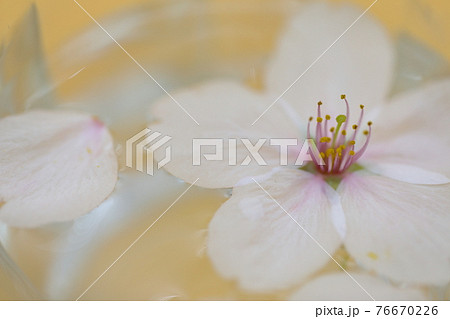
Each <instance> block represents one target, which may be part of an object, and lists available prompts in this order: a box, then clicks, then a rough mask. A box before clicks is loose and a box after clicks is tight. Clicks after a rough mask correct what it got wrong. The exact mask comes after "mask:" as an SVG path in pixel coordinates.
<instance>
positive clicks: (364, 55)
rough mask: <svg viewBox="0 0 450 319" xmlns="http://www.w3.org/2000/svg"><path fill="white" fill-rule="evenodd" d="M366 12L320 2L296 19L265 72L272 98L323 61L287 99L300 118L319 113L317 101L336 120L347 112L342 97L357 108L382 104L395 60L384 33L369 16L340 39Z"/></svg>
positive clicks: (298, 84) (305, 10)
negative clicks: (363, 105)
mask: <svg viewBox="0 0 450 319" xmlns="http://www.w3.org/2000/svg"><path fill="white" fill-rule="evenodd" d="M362 12H363V9H362V8H355V7H353V6H349V5H330V4H326V3H323V2H321V3H314V4H311V5H309V6H306V7H305V8H304V9H303V10H302V11H301V12H300V14H298V15H297V16H295V17H294V18H293V19H292V20H291V21H290V22H289V24H288V26H287V30H286V33H285V34H284V36H283V37H282V38H281V41H280V43H279V48H278V51H277V52H276V54H275V56H274V58H273V60H272V62H271V63H270V65H269V67H268V70H267V78H266V81H267V87H268V90H269V91H270V92H271V93H272V94H273V99H275V98H276V97H277V96H279V95H280V94H281V93H282V92H284V91H285V90H286V89H287V88H288V87H289V86H290V85H291V84H292V83H293V82H294V81H295V80H296V79H297V78H298V77H299V76H300V75H301V74H302V73H304V72H305V71H307V70H308V68H309V67H310V66H311V64H312V63H313V62H314V61H315V60H316V59H318V58H319V57H320V59H319V60H318V61H317V63H315V64H314V66H312V67H311V69H309V70H308V71H307V72H306V73H305V74H304V75H303V76H302V77H301V78H300V79H299V81H298V82H297V83H296V84H295V85H294V86H293V87H292V88H291V89H289V91H288V92H287V93H286V94H285V95H284V96H283V97H284V98H285V99H286V100H287V101H288V102H289V103H290V104H291V105H292V106H293V107H294V108H296V109H297V110H298V112H299V114H300V115H301V117H302V118H304V119H307V118H309V116H310V115H314V114H315V113H316V109H315V108H316V105H317V102H318V101H323V102H324V107H325V108H326V111H325V112H326V113H327V114H331V115H332V117H334V116H335V115H337V114H340V113H343V112H345V106H344V105H345V104H342V102H341V101H340V100H339V98H340V95H341V94H347V97H348V99H349V101H350V103H351V104H353V105H359V104H365V105H375V104H377V103H379V102H381V101H382V100H383V99H384V98H385V97H386V95H387V93H388V90H389V88H390V83H391V77H392V72H393V61H394V54H393V50H392V48H391V43H390V40H389V38H388V36H387V34H386V32H385V30H384V29H383V28H382V26H381V25H380V24H378V23H377V22H376V21H374V20H373V19H372V18H371V17H369V13H368V14H366V15H364V16H363V17H361V18H360V19H359V20H358V22H356V23H355V24H354V26H353V27H351V28H350V29H349V30H348V32H347V33H346V34H345V35H343V36H342V37H341V38H340V39H339V40H337V39H338V38H339V36H340V35H341V34H342V33H343V32H344V31H345V30H346V29H347V28H348V27H349V26H350V25H351V24H352V23H353V22H355V20H356V19H357V18H358V16H360V15H361V13H362ZM336 40H337V42H336V43H335V44H334V45H333V46H332V47H331V48H330V49H329V51H327V52H326V53H324V52H325V51H326V50H327V48H328V47H329V46H330V45H331V44H333V42H335V41H336ZM322 54H323V56H321V55H322ZM358 110H359V109H358ZM274 113H275V112H272V113H270V115H272V114H274ZM353 113H355V112H353ZM357 113H358V112H357ZM268 115H269V114H268ZM354 115H355V116H356V114H354ZM352 118H353V117H352Z"/></svg>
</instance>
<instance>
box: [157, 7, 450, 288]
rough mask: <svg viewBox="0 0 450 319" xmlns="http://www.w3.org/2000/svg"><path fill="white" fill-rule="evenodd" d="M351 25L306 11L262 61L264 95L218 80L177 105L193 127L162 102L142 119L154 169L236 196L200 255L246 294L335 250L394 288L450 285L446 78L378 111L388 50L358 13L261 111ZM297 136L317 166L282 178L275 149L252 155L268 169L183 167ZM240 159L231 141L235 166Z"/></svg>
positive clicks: (309, 270)
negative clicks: (161, 143) (317, 157)
mask: <svg viewBox="0 0 450 319" xmlns="http://www.w3.org/2000/svg"><path fill="white" fill-rule="evenodd" d="M360 13H361V12H360V10H357V9H355V8H353V7H350V6H335V5H328V4H325V3H319V4H317V3H316V4H311V5H307V6H305V7H303V8H302V10H301V12H300V13H299V14H297V15H295V16H294V17H293V18H292V20H291V21H290V22H289V23H288V25H287V27H286V31H285V33H284V35H283V36H282V37H281V39H280V41H279V44H278V48H277V50H276V52H275V54H274V56H273V58H272V59H271V61H270V62H269V63H268V66H267V68H266V72H265V88H264V90H263V92H260V91H254V90H252V89H250V88H248V87H246V86H244V85H241V84H239V83H234V82H231V81H222V80H216V81H212V82H210V83H206V84H203V85H200V86H197V87H194V88H189V89H185V90H184V91H181V92H179V93H177V94H174V97H175V99H176V100H177V101H178V102H179V103H181V105H183V106H184V107H185V108H186V109H187V110H188V111H189V113H190V114H191V115H192V116H193V117H194V118H195V119H196V120H197V121H198V122H199V124H200V125H196V124H195V123H194V122H193V121H192V120H191V119H190V118H189V117H188V116H187V115H186V114H184V113H182V111H180V109H179V107H178V106H177V105H175V104H174V103H173V101H172V100H170V99H169V98H163V99H161V100H160V101H158V102H157V103H155V105H154V108H153V109H152V116H153V118H154V119H155V120H156V122H154V123H152V125H151V128H152V129H153V130H156V131H159V132H162V133H164V134H167V135H169V136H171V137H172V138H173V139H172V141H171V144H172V150H173V154H172V161H171V162H170V163H168V164H167V165H166V166H165V169H167V170H168V171H169V172H170V173H172V174H173V175H175V176H177V177H179V178H181V179H183V180H185V181H187V182H190V183H193V182H194V181H196V180H197V178H199V180H198V182H197V183H196V185H199V186H202V187H207V188H229V187H232V188H233V189H232V196H231V198H230V199H228V200H227V201H226V202H225V203H224V204H223V205H222V206H221V207H220V208H219V210H218V211H217V212H216V214H215V216H214V217H213V219H212V221H211V223H210V225H209V235H208V241H207V246H208V247H207V248H208V249H207V251H208V254H209V256H210V258H211V261H212V263H213V265H214V267H215V269H216V270H217V271H218V272H219V273H220V274H221V275H222V276H223V277H225V278H228V279H232V280H235V281H237V283H238V285H239V286H240V287H241V288H243V289H246V290H251V291H261V292H262V291H271V290H276V289H285V288H288V287H291V286H294V285H296V284H298V283H301V282H302V281H304V280H305V279H306V278H308V277H309V276H310V275H312V274H313V273H315V272H316V271H317V270H318V269H320V268H321V267H323V266H324V265H325V264H326V263H327V262H328V261H329V259H330V256H329V255H332V254H333V253H334V252H335V251H336V250H337V249H338V248H339V247H340V246H341V245H342V244H343V245H344V246H345V248H346V249H347V250H348V252H349V253H350V254H351V256H352V257H353V258H354V259H355V260H356V262H357V263H358V264H359V265H360V266H362V267H363V268H365V269H369V270H374V271H375V272H377V273H378V274H381V275H384V276H387V277H389V278H391V279H392V280H394V281H402V282H403V281H404V282H410V283H417V284H445V283H446V282H447V281H448V280H449V278H450V271H449V269H450V249H449V248H450V232H449V226H450V214H449V213H448V207H450V202H449V195H450V184H449V179H448V178H447V177H448V176H450V168H449V165H448V164H447V163H448V160H449V157H450V154H449V151H448V150H449V149H450V148H449V147H448V146H449V145H450V143H449V142H450V139H449V137H448V134H447V133H448V129H447V123H448V120H449V115H450V108H449V105H448V103H449V102H448V101H449V97H450V96H449V93H448V92H450V80H442V81H438V82H435V83H429V84H427V85H426V86H424V87H423V88H420V89H417V90H414V91H410V92H406V93H403V94H401V95H397V96H395V97H394V98H391V99H388V98H387V97H388V92H389V88H390V85H391V78H392V74H393V65H394V53H393V49H392V45H391V42H390V40H389V37H388V36H387V35H386V33H385V31H384V29H383V28H382V27H381V26H380V25H379V24H378V23H377V22H376V21H374V20H373V19H372V18H370V17H369V16H367V15H366V16H364V17H362V18H361V19H360V20H359V21H358V22H357V24H356V25H355V26H354V27H353V28H351V29H350V30H349V31H348V32H347V33H346V34H345V35H344V36H342V37H341V38H340V40H339V41H337V42H336V43H335V45H334V46H333V47H332V48H331V49H330V50H329V52H327V53H326V54H324V55H323V56H322V58H321V59H320V60H319V61H318V62H317V63H316V64H315V65H314V66H313V67H312V68H311V70H309V72H307V73H305V74H304V76H303V77H301V78H300V79H299V81H298V83H296V84H295V85H294V86H292V88H290V89H289V90H288V91H287V92H286V93H285V94H284V95H283V97H282V99H279V100H278V102H277V103H275V104H274V105H273V107H272V108H270V109H269V110H268V111H267V112H266V113H264V112H265V111H266V110H267V107H268V106H269V105H271V103H273V101H274V100H276V98H277V97H278V96H279V95H280V94H281V93H282V92H283V91H284V90H286V88H288V87H289V86H290V85H291V83H293V82H294V80H296V78H297V77H298V76H299V75H300V74H301V73H302V72H303V71H304V70H306V69H307V68H308V67H309V66H310V65H311V63H313V62H314V60H315V59H316V58H317V57H318V56H320V55H321V54H322V53H323V52H324V50H326V49H327V47H328V46H329V45H330V44H331V43H333V41H335V40H336V39H337V38H338V37H339V36H340V34H341V33H342V32H343V31H344V30H345V29H346V28H347V27H348V26H349V25H350V24H351V23H352V22H354V21H355V19H356V18H357V17H358V16H359V15H360ZM343 93H346V94H347V96H342V99H343V100H340V99H339V98H340V97H341V94H343ZM347 97H348V100H347ZM318 101H321V102H320V103H318ZM360 104H364V105H366V107H363V106H360ZM316 112H318V114H317V115H316ZM261 114H264V115H262V116H261ZM311 116H313V118H312V119H311V120H309V119H310V117H311ZM256 119H258V120H257V121H256V122H255V120H256ZM370 121H373V125H372V122H370ZM252 123H254V125H252ZM330 130H331V131H330ZM308 135H309V137H311V138H313V139H315V140H316V142H317V146H318V148H319V150H320V151H321V153H322V155H321V156H322V157H323V159H324V160H325V163H326V165H325V166H320V165H314V164H309V165H306V166H304V167H298V166H295V165H290V166H280V164H279V160H278V159H279V153H280V148H279V147H277V146H271V145H267V143H266V144H264V145H263V146H262V147H261V149H260V152H259V153H260V154H261V156H262V157H263V158H264V159H265V160H266V162H267V163H266V164H267V165H257V164H256V163H255V161H252V162H250V163H249V164H248V165H235V166H230V165H229V163H228V159H227V158H225V159H224V160H223V161H204V162H202V164H201V165H200V166H193V165H192V158H193V157H192V152H193V151H192V140H193V139H194V138H222V139H227V138H249V139H252V140H253V141H255V140H257V139H259V138H298V139H305V138H307V137H308ZM224 144H225V151H224V153H225V154H226V153H227V147H228V146H227V143H224ZM163 155H164V154H163ZM163 155H158V154H157V153H156V154H155V157H156V159H157V160H158V159H160V157H161V158H162V156H163ZM247 155H248V154H247V152H245V145H243V143H242V142H239V140H238V142H237V158H238V160H237V161H238V163H240V162H242V161H243V159H244V158H245V156H247ZM296 155H298V150H297V149H294V150H292V151H291V152H289V157H290V158H294V160H295V157H296ZM293 219H294V220H293ZM294 221H295V222H294ZM299 226H301V228H303V229H301V228H300V227H299ZM348 280H350V279H348Z"/></svg>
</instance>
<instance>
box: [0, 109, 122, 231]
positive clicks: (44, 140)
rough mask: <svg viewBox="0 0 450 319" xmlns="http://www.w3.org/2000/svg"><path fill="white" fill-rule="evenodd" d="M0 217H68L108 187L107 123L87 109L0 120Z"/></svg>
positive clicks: (112, 165)
mask: <svg viewBox="0 0 450 319" xmlns="http://www.w3.org/2000/svg"><path fill="white" fill-rule="evenodd" d="M0 149H1V150H2V151H1V153H0V202H2V204H3V206H2V207H1V208H0V220H1V221H3V222H5V223H7V224H9V225H11V226H17V227H35V226H39V225H42V224H46V223H51V222H57V221H66V220H71V219H74V218H76V217H78V216H81V215H83V214H85V213H88V212H89V211H90V210H92V209H93V208H95V207H96V206H97V205H98V204H100V203H101V202H102V201H103V200H104V199H105V198H106V197H107V196H108V195H109V194H110V193H111V192H112V190H113V189H114V185H115V183H116V180H117V160H116V155H115V152H114V147H113V142H112V139H111V136H110V134H109V132H108V130H107V128H106V127H105V126H104V125H103V124H102V123H100V122H99V121H98V120H96V119H94V118H92V117H91V116H89V115H85V114H80V113H71V112H52V111H32V112H26V113H23V114H21V115H14V116H8V117H5V118H3V119H1V120H0Z"/></svg>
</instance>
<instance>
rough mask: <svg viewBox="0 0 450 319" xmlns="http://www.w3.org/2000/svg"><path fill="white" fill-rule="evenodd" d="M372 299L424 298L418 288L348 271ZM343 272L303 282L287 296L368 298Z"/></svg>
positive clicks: (328, 298) (315, 298) (329, 298)
mask: <svg viewBox="0 0 450 319" xmlns="http://www.w3.org/2000/svg"><path fill="white" fill-rule="evenodd" d="M350 275H351V276H352V277H353V278H354V279H355V280H356V281H357V282H358V284H359V285H361V286H362V287H363V288H364V289H365V290H366V291H367V292H368V293H369V294H370V295H371V296H372V297H373V298H374V299H375V300H377V301H380V300H425V295H424V294H423V292H421V291H420V290H418V289H413V288H400V287H396V286H394V285H392V284H390V283H389V282H387V281H385V280H382V279H380V278H377V277H374V276H370V275H367V274H359V273H350ZM358 284H357V283H355V282H354V281H353V279H352V278H350V277H349V276H348V275H347V274H345V273H343V272H340V273H332V274H327V275H323V276H320V277H318V278H316V279H314V280H312V281H310V282H308V283H306V285H304V286H303V287H302V288H300V289H299V290H298V291H296V292H295V293H294V294H292V296H291V298H290V299H291V300H317V301H318V300H335V301H337V300H343V301H345V300H369V301H370V300H372V299H371V298H370V297H369V296H368V295H367V293H366V292H364V290H363V289H362V288H361V287H360V286H359V285H358Z"/></svg>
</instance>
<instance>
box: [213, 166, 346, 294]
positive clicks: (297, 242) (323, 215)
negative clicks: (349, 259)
mask: <svg viewBox="0 0 450 319" xmlns="http://www.w3.org/2000/svg"><path fill="white" fill-rule="evenodd" d="M260 184H261V186H262V187H263V188H264V189H265V190H266V191H267V192H268V193H269V194H270V195H271V196H273V198H274V199H276V200H277V201H278V203H279V204H280V205H281V206H282V207H283V208H284V209H285V210H286V211H287V212H288V213H289V214H290V215H291V216H292V218H294V219H295V220H296V221H297V222H298V223H299V224H300V225H301V226H302V227H303V228H304V229H305V230H306V231H307V232H308V233H309V234H310V235H311V236H312V237H313V238H314V239H315V240H317V242H318V243H320V245H321V246H322V247H323V249H325V250H326V251H327V252H328V253H329V254H333V253H334V251H335V250H336V249H337V248H338V247H339V246H340V244H341V240H340V238H339V235H338V234H337V232H336V230H335V229H334V226H333V223H332V221H331V215H332V214H333V212H332V209H333V203H332V202H331V201H330V200H329V199H328V196H329V195H328V194H329V193H332V192H334V190H333V189H332V188H331V187H330V186H328V185H327V184H326V183H324V182H323V181H322V180H321V179H320V178H319V177H316V176H313V175H312V174H309V173H307V172H303V171H300V170H292V169H285V170H281V171H279V172H277V173H276V174H274V175H273V176H272V177H271V178H270V179H268V180H266V181H263V182H261V183H260ZM292 218H291V217H289V216H288V215H287V214H286V213H285V212H284V211H283V210H282V209H281V208H280V207H279V206H278V205H277V204H276V203H275V201H273V199H271V198H270V197H269V196H268V195H267V194H266V193H265V191H264V190H262V189H261V188H260V187H259V186H258V185H257V184H256V183H253V184H248V185H245V186H242V187H235V188H234V189H233V195H232V196H231V199H229V200H228V201H227V202H226V203H224V204H223V205H222V207H221V208H220V209H219V210H218V211H217V213H216V214H215V216H214V218H213V219H212V221H211V224H210V225H209V237H208V253H209V256H210V257H211V260H212V262H213V265H214V266H215V268H216V270H217V271H218V272H219V273H220V274H221V275H222V276H223V277H225V278H228V279H234V280H237V282H238V284H239V286H240V287H241V288H243V289H246V290H251V291H259V292H263V291H270V290H274V289H283V288H287V287H289V286H292V285H294V284H296V283H299V282H301V281H302V280H303V279H305V278H306V277H307V276H308V275H310V274H312V273H314V272H315V271H316V270H318V269H319V268H320V267H322V266H323V265H325V264H326V263H327V262H328V261H329V259H330V257H329V256H328V255H327V253H326V252H324V251H323V250H322V248H321V247H319V245H318V244H317V243H316V242H315V241H314V240H313V239H311V238H310V237H309V236H308V234H307V233H306V232H305V230H303V229H302V228H301V227H300V226H299V225H297V223H296V222H295V221H294V220H292Z"/></svg>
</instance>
